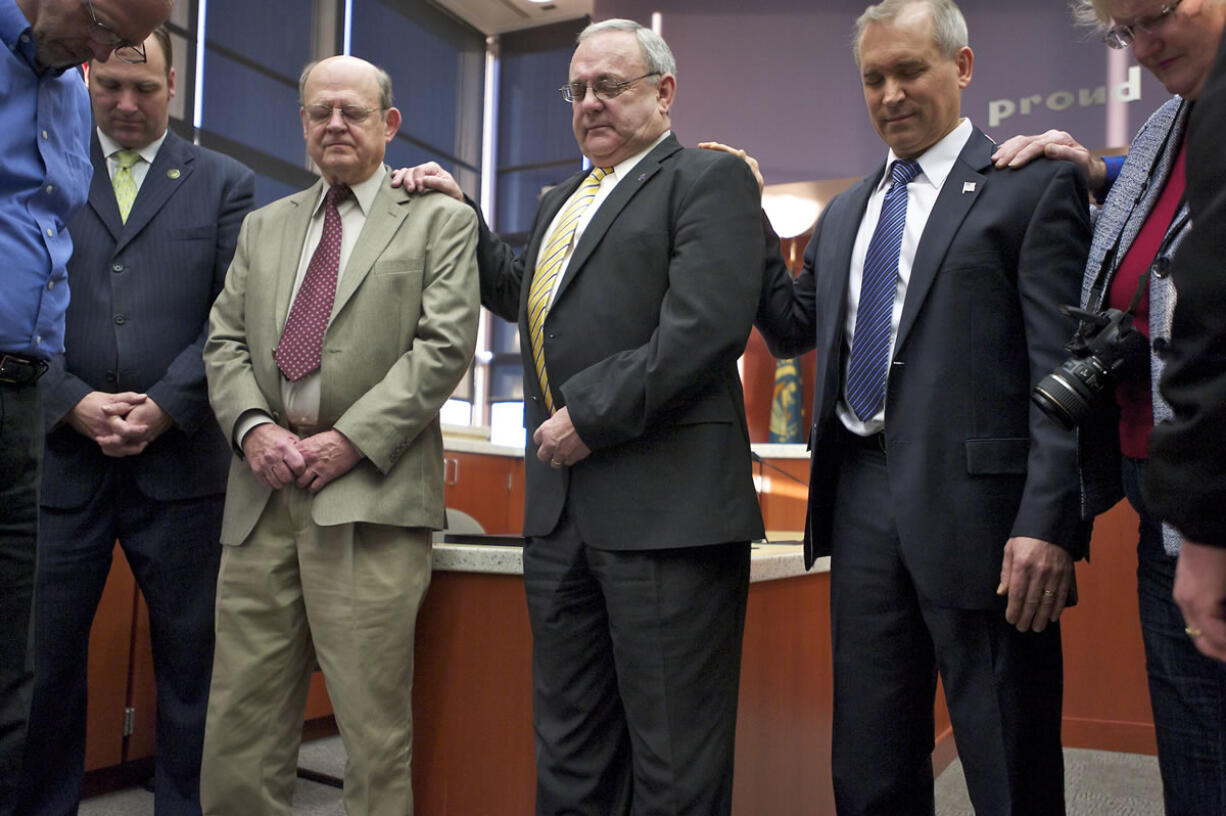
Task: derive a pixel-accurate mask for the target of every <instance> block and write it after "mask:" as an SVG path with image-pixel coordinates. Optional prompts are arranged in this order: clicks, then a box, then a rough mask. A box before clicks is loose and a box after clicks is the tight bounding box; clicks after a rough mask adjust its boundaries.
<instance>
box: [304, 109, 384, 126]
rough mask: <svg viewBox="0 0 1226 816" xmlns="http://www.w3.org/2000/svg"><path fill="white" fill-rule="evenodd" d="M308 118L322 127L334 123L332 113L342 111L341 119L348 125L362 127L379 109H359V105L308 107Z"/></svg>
mask: <svg viewBox="0 0 1226 816" xmlns="http://www.w3.org/2000/svg"><path fill="white" fill-rule="evenodd" d="M305 110H306V115H307V118H308V119H310V120H311V123H312V124H315V125H322V124H324V123H326V122H331V121H332V112H333V111H340V114H341V118H342V119H344V120H345V124H347V125H360V124H362V123H363V122H365V121H366V120H367V119H369V118H370V115H371V114H372V113H374V112H375V111H376V110H378V108H359V107H358V106H357V105H341V106H340V107H333V106H332V105H308V106H307V107H306V109H305Z"/></svg>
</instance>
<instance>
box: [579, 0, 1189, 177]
mask: <svg viewBox="0 0 1226 816" xmlns="http://www.w3.org/2000/svg"><path fill="white" fill-rule="evenodd" d="M959 5H960V6H961V8H962V10H963V13H964V14H965V15H966V20H967V26H968V28H969V29H970V44H971V48H972V49H973V50H974V51H975V66H974V76H973V79H972V82H971V85H970V87H969V88H967V89H966V91H965V92H964V93H963V97H962V113H963V115H964V116H969V117H970V118H971V120H972V121H973V122H974V123H975V124H976V125H978V126H979V127H981V128H983V129H984V130H985V131H987V132H988V134H989V135H990V136H992V137H993V138H995V139H997V140H998V141H1000V140H1003V139H1006V138H1008V137H1010V136H1012V135H1014V134H1015V133H1037V132H1041V131H1043V130H1046V129H1048V128H1059V129H1062V130H1067V131H1069V132H1070V133H1072V134H1073V135H1074V136H1076V137H1077V138H1078V139H1080V140H1082V141H1083V142H1084V143H1085V144H1086V145H1087V146H1089V147H1092V148H1102V147H1109V146H1123V145H1108V144H1107V140H1106V121H1107V107H1106V106H1105V105H1103V104H1101V103H1098V102H1097V100H1096V98H1095V94H1094V91H1095V90H1096V89H1097V88H1098V87H1100V86H1103V85H1105V84H1106V82H1107V54H1108V51H1109V49H1108V48H1107V47H1106V46H1105V45H1103V44H1102V43H1101V42H1100V41H1099V40H1098V39H1097V37H1096V36H1094V35H1093V34H1089V33H1087V32H1086V31H1084V30H1081V29H1077V28H1075V27H1074V25H1073V23H1072V18H1071V16H1070V13H1069V11H1068V5H1067V0H1023V1H1022V2H1001V0H962V2H960V4H959ZM864 7H865V3H864V2H862V0H752V2H751V1H750V0H595V13H594V14H593V19H596V20H603V19H606V18H608V17H629V18H631V19H634V20H638V21H639V22H641V23H643V24H644V25H650V23H651V14H652V12H653V11H660V12H662V14H663V34H664V38H665V39H666V40H668V43H669V45H670V46H671V47H672V49H673V52H674V54H675V55H676V57H677V65H678V96H677V104H676V106H675V107H674V108H673V127H674V129H675V130H676V131H677V134H678V136H679V138H680V139H681V140H682V142H683V143H684V144H690V145H692V144H694V143H695V142H698V141H702V140H704V139H716V140H718V141H722V142H726V143H729V144H733V145H737V146H742V147H745V148H746V149H747V150H749V151H750V152H751V153H752V154H753V155H755V156H756V157H757V158H758V160H759V161H760V162H761V164H762V169H763V173H764V175H765V176H766V180H767V183H770V184H775V183H783V182H792V181H809V180H815V179H829V178H846V177H849V176H859V175H863V174H864V173H867V172H868V171H870V170H872V169H873V167H875V166H876V165H877V164H878V163H879V162H881V161H882V160H883V159H884V158H885V146H884V145H883V144H882V143H881V141H880V139H879V138H878V137H877V134H876V133H875V132H874V131H873V128H872V125H871V124H870V123H869V121H868V115H867V114H866V113H865V110H864V98H863V96H862V95H861V91H860V82H859V75H858V73H857V71H856V67H855V64H854V63H853V61H852V57H851V46H850V39H851V28H852V25H853V23H854V22H855V18H856V16H857V15H858V14H859V13H860V12H861V11H862V10H863V9H864ZM1128 62H1129V64H1130V65H1135V62H1134V61H1133V60H1132V58H1131V54H1129V57H1128ZM1139 73H1140V98H1139V99H1137V100H1135V101H1131V102H1126V103H1124V105H1123V107H1124V110H1125V114H1126V117H1127V126H1126V128H1125V133H1126V134H1127V136H1128V137H1131V136H1132V134H1133V133H1134V132H1135V131H1136V130H1137V128H1138V127H1140V125H1141V123H1142V122H1144V121H1145V117H1147V116H1148V115H1149V114H1150V113H1151V112H1152V111H1153V110H1154V109H1155V108H1157V107H1158V106H1159V105H1160V104H1161V103H1162V102H1163V101H1165V100H1166V99H1167V98H1168V95H1167V93H1166V92H1165V91H1164V90H1163V88H1162V86H1161V85H1160V84H1159V83H1158V82H1157V81H1156V80H1154V79H1153V77H1151V76H1150V75H1149V73H1148V72H1147V71H1145V70H1144V69H1139ZM1082 89H1084V90H1085V93H1084V94H1083V93H1080V92H1081V91H1082ZM1035 95H1038V96H1039V97H1040V99H1039V100H1038V101H1037V103H1036V102H1035V101H1033V100H1032V99H1027V98H1030V97H1033V96H1035ZM1082 102H1086V103H1088V104H1085V105H1083V104H1081V103H1082ZM993 103H994V104H993ZM1010 105H1012V108H1013V114H1012V116H1009V117H1007V118H1001V120H1000V121H999V123H998V124H997V125H996V126H995V127H991V126H989V118H990V113H991V111H992V110H995V111H996V112H997V113H998V114H1003V113H1004V112H1007V111H1008V109H1009V106H1010ZM1027 108H1029V112H1028V113H1023V111H1024V110H1026V109H1027Z"/></svg>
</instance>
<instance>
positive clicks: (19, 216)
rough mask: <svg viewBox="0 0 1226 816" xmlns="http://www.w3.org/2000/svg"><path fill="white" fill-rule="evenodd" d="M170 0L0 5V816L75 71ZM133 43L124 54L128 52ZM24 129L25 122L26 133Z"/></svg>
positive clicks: (80, 94)
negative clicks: (39, 383) (0, 48)
mask: <svg viewBox="0 0 1226 816" xmlns="http://www.w3.org/2000/svg"><path fill="white" fill-rule="evenodd" d="M170 6H171V0H126V2H121V0H0V41H2V42H3V43H4V50H3V52H2V53H0V87H3V88H4V95H3V98H0V258H3V266H2V267H0V269H3V272H2V273H0V275H2V280H3V284H2V285H0V816H8V814H9V813H11V811H12V806H13V796H14V783H15V782H16V778H17V774H18V769H19V763H20V762H21V755H22V744H23V742H24V739H25V723H26V716H27V713H28V708H29V702H30V678H31V671H30V669H31V666H30V661H29V655H28V654H27V643H28V640H29V621H30V602H31V597H32V594H33V587H34V561H35V538H36V534H37V529H38V476H39V467H40V465H41V460H42V449H43V417H42V408H41V404H40V400H39V395H38V389H37V388H36V387H34V385H35V383H36V382H37V380H38V378H39V376H41V374H42V372H43V370H45V369H46V366H47V359H48V358H49V357H50V356H51V355H52V354H55V353H57V352H60V351H62V350H63V340H64V310H65V308H66V307H67V305H68V286H67V274H66V272H65V265H66V264H67V262H68V257H69V255H71V254H72V241H71V239H70V238H69V236H68V231H67V229H66V225H67V223H68V220H69V218H71V217H72V215H73V214H74V213H75V212H76V211H77V209H78V208H79V207H80V206H81V205H82V204H83V203H84V202H85V196H86V193H87V192H88V190H89V181H90V177H91V176H92V175H93V170H92V168H91V166H90V161H89V128H90V120H89V99H88V97H87V95H86V92H85V85H84V83H83V82H82V81H81V75H80V72H79V71H67V70H66V69H68V68H70V67H72V66H74V65H79V64H81V63H83V62H85V61H86V60H88V59H96V60H99V61H103V62H104V61H106V60H107V59H108V58H109V57H110V56H111V54H112V53H113V52H118V53H119V56H120V57H122V58H127V59H130V60H143V59H144V56H143V51H142V50H141V48H140V47H139V44H140V43H142V42H143V41H144V39H145V37H146V36H147V35H148V34H149V32H150V31H152V30H153V29H154V27H156V26H157V25H158V24H159V23H161V22H163V21H164V20H165V19H166V18H167V16H169V14H170ZM133 44H136V47H134V46H133ZM31 124H32V125H33V127H31Z"/></svg>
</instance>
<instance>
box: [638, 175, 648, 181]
mask: <svg viewBox="0 0 1226 816" xmlns="http://www.w3.org/2000/svg"><path fill="white" fill-rule="evenodd" d="M645 178H647V174H646V173H639V177H638V179H637V181H642V180H643V179H645Z"/></svg>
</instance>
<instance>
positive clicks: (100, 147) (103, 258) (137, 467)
mask: <svg viewBox="0 0 1226 816" xmlns="http://www.w3.org/2000/svg"><path fill="white" fill-rule="evenodd" d="M145 52H146V56H147V62H145V63H141V64H133V63H128V62H123V61H119V60H111V61H108V62H105V63H101V62H96V61H95V62H92V63H91V64H90V70H89V92H90V101H91V105H92V107H93V113H94V121H95V123H96V124H97V133H96V135H95V138H94V139H93V144H92V148H91V155H92V159H93V164H94V176H93V182H92V184H91V186H90V190H89V201H88V204H87V206H85V207H84V208H83V209H82V210H81V212H80V213H79V214H78V215H77V216H76V218H75V219H73V221H72V222H71V223H70V224H69V230H70V232H71V234H72V239H73V245H74V252H73V256H72V260H71V261H69V263H68V280H69V285H70V286H71V287H72V301H71V303H70V305H69V307H68V315H67V329H66V334H65V341H64V342H65V347H66V352H65V354H62V355H60V356H58V357H56V358H54V359H53V360H52V361H51V367H50V370H49V371H48V372H47V375H46V376H45V377H44V378H43V380H42V386H43V392H44V393H43V407H44V413H45V416H46V424H47V431H48V433H47V444H46V455H45V461H44V464H43V486H42V509H41V513H40V517H39V525H40V528H39V529H40V535H39V541H38V551H39V552H38V557H39V569H38V584H37V590H36V600H35V612H34V637H35V646H34V648H35V661H34V663H35V666H34V671H35V681H34V699H33V704H32V708H31V714H30V729H29V737H28V739H27V743H26V754H25V763H24V770H23V774H22V779H21V794H20V800H19V802H18V806H17V811H16V813H17V814H18V816H67V814H74V813H76V812H77V802H78V800H79V798H80V788H81V779H82V774H83V771H84V765H83V763H84V752H85V698H86V652H87V649H88V645H89V631H90V625H91V622H92V620H93V617H94V612H95V610H96V609H97V607H98V601H99V598H100V597H101V594H102V588H103V585H104V583H105V582H106V577H107V572H108V570H109V568H110V564H111V553H112V550H113V548H114V544H115V540H116V539H118V540H119V543H120V545H121V546H122V547H123V549H124V553H125V555H126V556H127V560H128V564H129V565H130V566H131V568H132V572H133V573H134V574H135V576H136V580H137V583H138V584H139V585H140V588H141V591H142V593H143V594H144V597H145V600H146V602H147V604H148V606H149V625H150V630H151V636H152V641H153V661H154V675H155V678H156V681H157V691H158V696H157V705H158V712H157V714H158V716H157V767H156V773H155V778H154V786H155V794H154V795H155V809H156V811H157V814H158V816H198V814H199V813H200V801H199V790H198V788H199V774H200V749H201V741H202V739H203V733H204V713H205V706H206V704H207V701H208V690H209V674H210V667H211V666H212V659H213V595H214V593H215V588H216V581H217V565H218V561H219V559H220V554H221V544H220V537H219V529H220V526H221V510H222V502H223V499H224V493H225V487H226V469H227V467H228V465H229V461H230V446H229V444H228V443H227V442H226V439H225V437H224V436H222V434H221V431H220V429H219V428H218V427H217V423H216V421H215V420H214V419H213V413H212V411H211V410H210V408H209V403H208V396H207V394H206V390H205V382H204V366H203V363H202V362H201V357H200V354H201V349H202V347H203V343H204V335H205V330H206V321H207V318H208V313H209V308H210V307H211V306H212V304H213V299H214V298H215V297H216V295H217V293H218V291H220V290H221V286H222V283H223V282H224V280H225V274H226V269H227V268H228V266H229V264H230V259H231V257H232V256H233V254H234V246H235V242H236V240H237V236H238V228H239V224H240V223H241V222H242V220H243V216H244V215H246V213H247V211H248V210H249V209H250V208H251V204H252V197H253V193H254V183H255V180H254V176H253V174H252V172H251V171H250V170H249V169H247V168H246V167H244V166H243V165H241V164H239V163H238V162H237V161H234V160H233V159H231V158H229V157H226V156H222V155H221V154H218V153H214V152H213V151H210V150H206V149H205V148H201V147H197V146H195V145H193V144H191V143H190V142H187V141H184V140H183V139H181V138H179V137H178V136H176V135H175V134H174V133H173V132H171V131H170V130H168V129H167V124H168V115H169V113H168V112H169V105H170V99H171V97H173V95H174V91H175V84H174V79H175V76H174V68H173V67H172V59H171V50H170V37H169V35H168V34H167V32H166V30H165V29H164V28H159V29H157V30H156V31H155V32H154V33H153V34H152V35H151V36H150V37H149V38H148V39H147V40H146V41H145Z"/></svg>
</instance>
